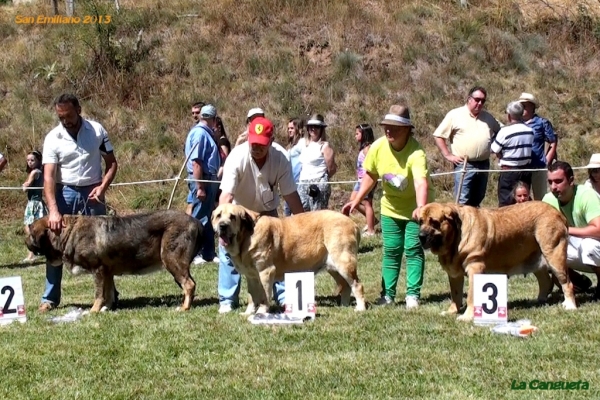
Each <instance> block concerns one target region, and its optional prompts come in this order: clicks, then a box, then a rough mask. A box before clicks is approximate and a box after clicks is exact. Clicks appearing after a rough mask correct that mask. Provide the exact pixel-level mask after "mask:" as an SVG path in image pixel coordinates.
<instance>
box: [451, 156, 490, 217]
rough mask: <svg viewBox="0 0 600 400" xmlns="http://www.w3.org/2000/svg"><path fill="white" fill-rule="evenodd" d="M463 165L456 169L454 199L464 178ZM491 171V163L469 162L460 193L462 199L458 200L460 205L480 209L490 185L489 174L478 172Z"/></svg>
mask: <svg viewBox="0 0 600 400" xmlns="http://www.w3.org/2000/svg"><path fill="white" fill-rule="evenodd" d="M462 169H463V166H462V164H459V165H456V166H455V167H454V172H456V173H455V174H454V198H456V193H457V191H458V186H459V184H460V177H461V176H462V172H461V171H462ZM486 169H490V161H489V160H485V161H469V162H467V172H466V173H465V179H464V180H463V185H462V188H461V191H460V197H459V199H458V203H459V204H465V205H468V206H473V207H479V205H480V204H481V202H482V201H483V199H484V197H485V191H486V189H487V183H488V173H487V172H477V170H486Z"/></svg>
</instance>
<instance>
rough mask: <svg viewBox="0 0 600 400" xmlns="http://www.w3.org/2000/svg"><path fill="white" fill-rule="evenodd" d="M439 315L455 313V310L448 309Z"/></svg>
mask: <svg viewBox="0 0 600 400" xmlns="http://www.w3.org/2000/svg"><path fill="white" fill-rule="evenodd" d="M440 315H456V312H455V311H448V310H446V311H442V312H441V313H440Z"/></svg>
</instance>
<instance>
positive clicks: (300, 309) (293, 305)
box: [285, 272, 317, 318]
mask: <svg viewBox="0 0 600 400" xmlns="http://www.w3.org/2000/svg"><path fill="white" fill-rule="evenodd" d="M285 313H286V314H288V315H290V316H298V317H302V318H304V317H311V318H314V317H315V314H316V313H317V309H316V307H315V274H314V272H293V273H288V274H285Z"/></svg>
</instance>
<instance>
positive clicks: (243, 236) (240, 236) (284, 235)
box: [212, 204, 365, 314]
mask: <svg viewBox="0 0 600 400" xmlns="http://www.w3.org/2000/svg"><path fill="white" fill-rule="evenodd" d="M212 224H213V227H214V229H215V232H216V233H217V235H218V236H219V244H220V245H222V246H223V247H224V248H225V250H226V251H227V253H229V255H230V257H231V261H232V262H233V265H234V266H235V268H236V269H237V270H238V271H239V272H240V273H241V274H243V275H245V276H246V278H247V279H248V292H249V299H248V307H247V309H246V312H245V313H244V314H252V313H254V312H255V311H256V312H258V313H264V312H267V311H268V309H269V303H270V301H271V299H272V297H273V289H272V288H273V283H274V282H275V281H279V280H282V279H283V277H284V274H285V273H286V272H305V271H314V272H315V273H316V272H319V271H320V270H322V269H324V268H326V269H327V272H328V273H329V274H330V275H331V276H332V277H333V279H335V281H336V282H337V283H338V285H339V286H341V304H342V305H345V306H347V305H349V304H350V292H352V293H353V294H354V297H355V298H356V311H362V310H365V299H364V294H363V285H362V283H360V281H359V279H358V275H357V272H356V268H357V254H358V245H359V242H360V231H359V229H358V227H357V226H356V224H355V223H354V221H352V220H351V219H350V218H348V217H346V216H345V215H343V214H341V213H339V212H336V211H331V210H321V211H313V212H307V213H302V214H298V215H294V216H291V217H287V218H275V217H268V216H261V215H260V214H258V213H256V212H253V211H250V210H248V209H246V208H244V207H242V206H239V205H234V204H222V205H220V206H219V207H217V208H216V209H215V210H214V211H213V214H212ZM257 308H258V309H257Z"/></svg>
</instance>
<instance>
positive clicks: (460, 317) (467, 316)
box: [456, 313, 473, 322]
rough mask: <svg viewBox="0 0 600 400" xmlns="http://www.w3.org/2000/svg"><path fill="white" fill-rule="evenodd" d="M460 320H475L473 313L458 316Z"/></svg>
mask: <svg viewBox="0 0 600 400" xmlns="http://www.w3.org/2000/svg"><path fill="white" fill-rule="evenodd" d="M456 319H457V320H458V321H463V322H471V321H473V315H471V314H467V313H465V314H463V315H461V316H459V317H458V318H456Z"/></svg>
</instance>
